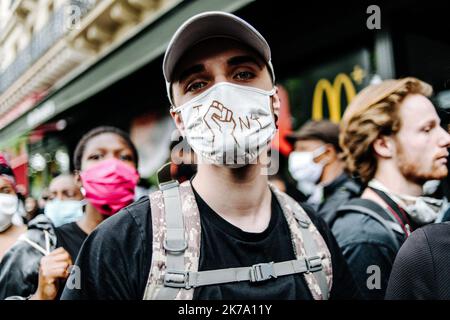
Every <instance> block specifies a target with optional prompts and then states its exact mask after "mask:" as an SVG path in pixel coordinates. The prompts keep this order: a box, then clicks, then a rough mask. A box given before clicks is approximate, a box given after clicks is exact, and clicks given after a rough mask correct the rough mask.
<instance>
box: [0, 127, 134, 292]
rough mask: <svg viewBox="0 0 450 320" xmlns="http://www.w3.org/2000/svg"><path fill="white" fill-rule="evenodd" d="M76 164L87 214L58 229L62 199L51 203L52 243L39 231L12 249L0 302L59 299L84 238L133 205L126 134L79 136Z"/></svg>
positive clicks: (2, 270)
mask: <svg viewBox="0 0 450 320" xmlns="http://www.w3.org/2000/svg"><path fill="white" fill-rule="evenodd" d="M73 160H74V168H75V172H74V176H75V184H76V186H77V187H78V188H81V190H82V193H83V194H84V197H85V200H84V201H83V204H84V206H83V212H84V213H83V215H82V216H81V218H79V219H78V220H77V221H72V222H70V223H65V224H62V225H60V224H61V222H59V223H58V225H56V223H55V222H54V221H61V217H58V219H56V215H57V214H58V209H57V208H58V207H59V208H61V210H60V212H61V213H62V212H65V211H66V210H63V208H64V206H63V204H64V201H61V199H59V200H58V199H55V200H56V201H55V200H52V201H55V204H54V205H52V201H50V205H49V207H51V208H52V210H47V208H46V214H45V216H44V218H46V219H47V222H48V221H51V222H52V223H50V225H52V228H46V231H47V234H49V235H50V237H47V238H49V239H50V241H46V237H44V232H43V230H41V236H40V237H38V239H34V240H36V241H18V242H17V244H16V245H15V246H14V247H13V248H12V249H11V250H10V252H9V253H8V254H7V256H5V259H4V260H3V261H2V263H1V264H0V299H5V298H8V299H30V300H54V299H58V298H59V296H60V295H61V292H62V289H63V288H64V283H65V281H66V279H67V277H68V276H69V274H70V267H71V266H72V264H73V262H74V261H75V259H76V256H77V255H78V251H79V250H80V248H81V245H82V243H83V241H84V239H85V238H86V237H87V236H88V235H89V234H90V233H91V232H92V231H93V230H94V229H95V228H96V227H97V225H99V224H100V223H101V222H102V221H103V220H105V219H107V218H108V217H110V216H112V215H114V214H115V213H116V212H118V211H119V210H120V209H122V208H124V207H125V206H127V205H129V204H130V203H131V202H133V200H134V192H135V187H136V185H137V182H138V180H139V174H138V172H137V169H136V168H137V163H138V154H137V150H136V148H135V146H134V144H133V143H132V141H131V140H130V138H129V136H128V134H126V133H125V132H123V131H122V130H120V129H117V128H114V127H106V126H102V127H97V128H95V129H93V130H91V131H89V132H88V133H87V134H85V135H84V136H83V137H82V138H81V140H80V142H79V143H78V145H77V147H76V149H75V152H74V158H73ZM58 201H59V202H58ZM56 202H58V203H56ZM55 208H56V210H53V209H55ZM47 211H48V212H47ZM47 213H48V214H47ZM70 215H72V216H73V214H70ZM39 224H41V225H42V222H41V223H39ZM47 227H48V223H47ZM28 240H29V239H28Z"/></svg>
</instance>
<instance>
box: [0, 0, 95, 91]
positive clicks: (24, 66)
mask: <svg viewBox="0 0 450 320" xmlns="http://www.w3.org/2000/svg"><path fill="white" fill-rule="evenodd" d="M93 3H95V1H87V0H84V1H83V0H71V1H70V5H72V6H76V7H78V8H79V9H80V18H82V17H83V16H84V15H86V14H87V13H88V12H89V11H90V9H92V7H93ZM66 10H67V7H66V6H65V5H63V6H61V7H60V8H58V9H57V10H56V11H55V12H54V14H53V15H52V16H51V17H50V19H49V21H48V22H47V24H46V25H45V26H44V27H43V28H42V29H41V30H39V31H38V32H36V33H35V34H33V36H32V38H31V41H30V43H29V44H28V46H27V47H25V49H23V50H22V51H21V52H19V53H18V55H17V56H16V59H15V60H14V61H13V62H12V63H11V64H10V65H9V66H8V67H7V68H6V69H5V70H4V71H3V72H2V73H0V95H1V94H2V93H3V92H5V91H6V90H7V89H8V88H9V87H10V86H11V85H12V84H13V83H14V82H15V81H16V80H17V79H18V78H19V77H20V76H21V75H22V74H23V73H25V72H26V70H28V69H29V68H30V67H31V66H32V65H33V64H34V63H35V62H36V61H37V60H38V59H39V58H40V57H42V56H43V55H44V54H45V52H46V51H47V50H48V49H50V48H51V47H52V46H53V45H54V44H55V43H56V42H57V41H58V40H59V39H60V38H61V37H62V36H63V35H64V34H65V33H66V32H68V31H70V29H69V28H67V26H66V16H67V11H66Z"/></svg>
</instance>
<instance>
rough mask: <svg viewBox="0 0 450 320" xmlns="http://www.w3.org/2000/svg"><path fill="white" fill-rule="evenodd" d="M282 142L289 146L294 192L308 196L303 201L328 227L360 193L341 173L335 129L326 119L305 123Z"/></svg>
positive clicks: (352, 181)
mask: <svg viewBox="0 0 450 320" xmlns="http://www.w3.org/2000/svg"><path fill="white" fill-rule="evenodd" d="M286 139H287V140H288V141H289V142H290V143H291V144H292V146H293V151H292V152H291V154H290V155H289V163H288V164H289V172H290V174H291V175H292V177H293V178H294V179H295V180H296V181H297V187H298V189H299V190H300V191H302V192H303V193H304V194H306V195H309V197H308V199H307V201H306V202H307V203H308V204H310V205H311V206H312V207H313V208H314V209H315V210H316V211H317V213H318V214H319V215H320V216H321V217H322V218H323V219H324V220H325V222H327V223H328V224H329V225H331V224H332V222H333V221H334V219H335V218H336V210H337V208H338V207H339V206H340V205H342V204H343V203H345V202H346V201H348V200H349V199H350V198H353V197H357V196H359V195H360V192H361V187H360V186H359V184H358V183H356V182H355V181H354V180H353V179H351V178H350V177H349V176H348V174H347V173H345V172H344V163H343V161H342V160H341V158H340V153H341V151H342V150H341V148H340V146H339V126H338V125H337V124H334V123H332V122H331V121H328V120H321V121H308V122H307V123H306V124H304V125H303V126H302V127H300V129H299V130H298V131H297V132H293V133H292V134H290V135H288V136H287V137H286Z"/></svg>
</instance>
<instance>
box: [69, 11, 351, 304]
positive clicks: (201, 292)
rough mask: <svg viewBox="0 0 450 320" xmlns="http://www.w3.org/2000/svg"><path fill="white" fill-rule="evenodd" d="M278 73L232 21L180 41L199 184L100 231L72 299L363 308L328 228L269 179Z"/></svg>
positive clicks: (173, 83) (184, 102) (180, 91)
mask: <svg viewBox="0 0 450 320" xmlns="http://www.w3.org/2000/svg"><path fill="white" fill-rule="evenodd" d="M270 61H271V56H270V48H269V46H268V45H267V42H266V41H265V39H264V38H263V37H262V36H261V35H260V34H259V32H258V31H256V30H255V29H254V28H253V27H252V26H251V25H249V24H248V23H247V22H245V21H244V20H242V19H240V18H238V17H236V16H234V15H232V14H228V13H223V12H206V13H202V14H199V15H196V16H194V17H192V18H191V19H189V20H188V21H186V22H185V23H184V24H183V25H182V26H181V27H180V28H179V29H178V30H177V31H176V33H175V34H174V36H173V37H172V40H171V41H170V43H169V47H168V48H167V51H166V54H165V57H164V63H163V72H164V76H165V79H166V81H167V92H168V95H169V100H170V102H171V105H172V107H171V115H172V117H173V119H174V121H175V123H176V125H177V128H178V130H179V131H180V132H181V134H182V135H183V137H184V138H185V139H186V141H187V143H188V144H189V146H190V147H191V148H192V149H193V150H194V152H195V154H196V156H197V158H198V159H199V163H198V171H197V174H196V175H195V176H194V177H193V178H192V179H191V180H190V181H186V182H183V183H182V184H181V185H178V183H177V182H175V181H168V182H164V183H160V189H161V191H157V192H155V193H152V194H150V196H149V198H150V199H149V198H143V199H141V200H139V201H138V202H136V203H134V204H133V205H131V206H129V207H128V208H126V209H124V210H123V211H122V212H121V213H119V214H117V215H115V216H114V217H112V218H111V219H108V221H105V223H103V224H102V225H101V226H99V228H97V229H96V230H95V231H94V232H93V233H92V234H91V236H89V238H88V239H87V240H86V242H85V243H84V245H83V249H82V250H81V253H80V255H79V257H78V259H77V262H76V264H77V265H78V266H79V267H80V269H81V275H82V277H81V283H80V288H81V289H70V288H69V287H68V286H67V285H66V288H65V290H64V293H63V297H62V298H63V299H142V298H144V299H307V300H309V299H327V298H331V299H339V298H348V299H350V298H354V297H356V296H357V294H358V292H357V291H356V287H355V286H354V281H353V279H352V277H351V275H350V273H349V271H348V266H347V265H346V263H345V260H344V259H343V257H342V255H341V253H340V250H339V247H338V246H337V244H336V242H335V240H334V238H333V236H332V235H331V232H330V231H329V229H328V228H327V226H326V225H325V223H324V222H323V221H321V220H317V219H316V218H315V217H314V214H313V213H312V212H311V210H310V209H308V208H305V209H306V210H307V211H308V213H305V211H304V210H303V209H302V208H301V207H300V206H299V205H298V204H297V203H294V202H292V201H291V200H290V199H289V198H287V197H286V196H285V195H284V194H283V193H282V192H280V191H279V190H277V189H276V188H272V187H269V184H268V181H267V175H264V174H261V169H262V168H263V166H262V163H261V161H260V158H262V157H265V156H266V154H267V147H268V144H269V143H270V141H271V139H272V137H273V136H274V134H275V131H276V124H275V115H276V113H277V112H278V109H279V97H278V95H277V92H276V88H275V87H274V82H273V81H274V73H273V68H272V65H271V62H270ZM280 201H281V202H280ZM287 202H288V203H289V204H290V205H289V206H288V205H286V203H287ZM288 207H289V208H290V209H286V208H288ZM282 208H284V209H282ZM181 211H182V212H181ZM294 212H295V216H294ZM297 220H298V222H297ZM311 220H312V222H311ZM288 221H289V222H288ZM300 222H301V225H300ZM291 227H292V228H293V229H290V228H291ZM300 228H302V229H300ZM294 229H295V230H296V232H295V233H292V231H291V230H294ZM311 235H314V238H312V237H310V236H311ZM291 236H292V238H291ZM301 237H303V238H302V239H303V240H304V241H305V243H306V241H309V242H308V243H306V244H305V245H303V243H300V241H298V240H297V239H300V238H301ZM293 243H294V244H295V246H296V247H295V248H296V249H294V246H293ZM312 247H315V249H314V250H316V249H317V255H315V256H312V255H311V254H309V253H311V252H312V251H309V250H310V249H311V248H312ZM314 250H313V251H314ZM303 252H304V254H303ZM296 253H298V256H300V257H298V258H297V259H296V256H297V255H296ZM301 270H304V271H306V270H308V272H304V271H301ZM331 270H332V271H331ZM319 273H320V274H319ZM331 280H332V281H331ZM70 282H71V279H69V281H68V283H70Z"/></svg>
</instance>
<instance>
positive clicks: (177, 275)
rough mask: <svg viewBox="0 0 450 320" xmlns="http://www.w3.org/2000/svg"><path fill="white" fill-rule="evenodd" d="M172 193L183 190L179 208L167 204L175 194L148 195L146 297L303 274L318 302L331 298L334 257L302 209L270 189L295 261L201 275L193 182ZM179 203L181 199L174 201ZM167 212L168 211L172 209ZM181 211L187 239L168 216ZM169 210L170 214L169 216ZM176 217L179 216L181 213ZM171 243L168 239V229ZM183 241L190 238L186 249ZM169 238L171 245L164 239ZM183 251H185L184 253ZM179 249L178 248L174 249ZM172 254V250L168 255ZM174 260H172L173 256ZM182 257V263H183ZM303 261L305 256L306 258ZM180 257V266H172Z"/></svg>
mask: <svg viewBox="0 0 450 320" xmlns="http://www.w3.org/2000/svg"><path fill="white" fill-rule="evenodd" d="M168 189H174V190H178V189H179V195H180V197H181V207H178V209H176V208H177V206H176V204H174V205H171V204H169V200H168V199H172V200H170V201H174V200H176V199H177V196H176V193H175V192H174V191H171V192H169V193H167V192H166V197H167V201H166V200H165V199H166V197H165V196H164V190H163V191H157V192H154V193H152V194H150V204H151V210H152V230H153V247H152V250H153V252H152V264H151V268H150V274H149V279H148V282H147V286H146V290H145V293H144V299H147V300H149V299H184V300H191V299H192V297H193V291H194V290H192V288H195V287H198V286H200V285H207V284H219V283H225V282H235V281H264V280H268V279H270V278H273V277H278V276H282V275H287V274H294V273H303V276H304V278H305V280H306V283H307V285H308V288H309V289H310V291H311V294H312V296H313V298H314V299H327V298H328V292H329V290H330V289H331V285H332V269H331V256H330V253H329V251H328V248H327V246H326V243H325V241H324V240H323V238H322V237H321V235H320V233H319V232H318V231H317V229H316V228H315V226H314V224H313V223H311V220H310V219H309V217H308V216H307V214H306V213H305V212H304V211H303V209H302V208H301V207H300V205H299V204H298V203H297V202H295V200H293V199H292V198H290V197H289V196H287V195H286V194H284V193H282V192H280V191H279V190H278V189H277V188H275V187H274V186H272V185H271V189H272V191H273V192H274V194H275V195H276V197H277V200H278V202H279V203H280V206H281V208H282V210H283V213H284V215H285V217H286V220H287V222H288V225H289V227H290V231H291V237H292V242H293V246H294V252H295V254H296V258H297V259H296V260H291V261H285V262H279V263H261V264H257V265H253V266H251V267H243V268H231V269H221V270H211V271H202V272H197V271H198V265H199V256H200V232H201V225H200V215H199V210H198V207H197V204H196V201H195V196H194V193H193V191H192V188H191V185H190V183H189V181H186V182H184V183H182V184H181V185H180V186H179V187H177V186H176V185H175V184H173V185H171V186H170V187H168ZM176 202H178V204H179V203H180V200H178V201H176ZM168 208H169V209H168ZM174 210H179V212H181V211H182V214H183V217H184V232H185V233H184V235H185V237H184V238H182V237H181V233H180V231H179V230H180V221H179V220H178V222H175V221H176V219H179V217H178V218H176V217H175V218H174V217H172V218H170V219H172V221H171V222H169V221H167V222H166V219H167V218H168V215H169V214H168V212H169V211H171V212H172V213H173V212H174ZM166 211H167V214H166V213H165V212H166ZM175 215H176V214H175ZM178 216H180V215H179V214H178ZM169 225H170V226H171V227H170V228H171V229H172V230H173V231H171V232H170V233H171V234H172V235H173V237H172V239H168V238H167V237H168V234H169V233H168V229H169ZM186 235H187V237H186ZM183 239H187V248H184V247H185V246H184V244H185V243H184V242H183ZM165 240H171V241H165ZM182 248H183V250H181V249H182ZM174 249H175V250H174ZM170 251H172V252H170ZM171 256H172V258H170V257H171ZM180 257H183V259H184V260H183V261H184V264H183V265H181V258H180ZM305 257H307V258H306V259H305ZM171 259H176V260H177V262H176V263H172V262H169V260H171Z"/></svg>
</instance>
